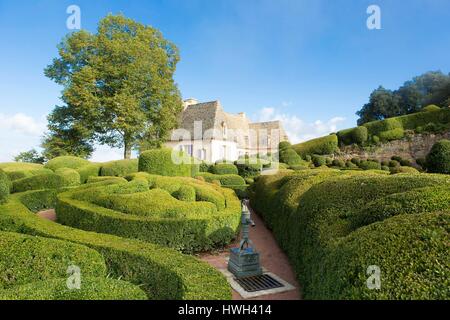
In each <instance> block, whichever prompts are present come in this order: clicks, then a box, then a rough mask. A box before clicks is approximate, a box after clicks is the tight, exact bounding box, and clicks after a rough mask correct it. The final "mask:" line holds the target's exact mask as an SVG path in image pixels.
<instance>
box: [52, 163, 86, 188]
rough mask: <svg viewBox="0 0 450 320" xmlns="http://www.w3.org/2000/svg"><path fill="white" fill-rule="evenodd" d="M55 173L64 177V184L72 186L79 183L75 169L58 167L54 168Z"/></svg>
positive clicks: (78, 175) (78, 176)
mask: <svg viewBox="0 0 450 320" xmlns="http://www.w3.org/2000/svg"><path fill="white" fill-rule="evenodd" d="M55 173H56V174H57V175H59V176H61V177H62V178H63V179H64V181H65V183H64V185H65V186H68V187H72V186H77V185H79V184H80V174H79V173H78V172H77V171H76V170H75V169H70V168H59V169H56V170H55Z"/></svg>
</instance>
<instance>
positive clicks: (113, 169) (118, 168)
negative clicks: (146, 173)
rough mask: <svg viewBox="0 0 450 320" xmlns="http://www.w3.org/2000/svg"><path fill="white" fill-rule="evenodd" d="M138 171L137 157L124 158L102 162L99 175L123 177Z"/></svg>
mask: <svg viewBox="0 0 450 320" xmlns="http://www.w3.org/2000/svg"><path fill="white" fill-rule="evenodd" d="M135 172H138V159H124V160H116V161H110V162H106V163H103V164H102V165H101V168H100V175H101V176H114V177H123V176H126V175H128V174H131V173H135Z"/></svg>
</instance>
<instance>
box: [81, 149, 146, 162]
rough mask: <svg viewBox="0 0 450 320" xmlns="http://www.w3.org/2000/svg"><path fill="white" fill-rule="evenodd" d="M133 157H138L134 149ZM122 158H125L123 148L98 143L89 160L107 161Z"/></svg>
mask: <svg viewBox="0 0 450 320" xmlns="http://www.w3.org/2000/svg"><path fill="white" fill-rule="evenodd" d="M131 157H132V158H136V157H137V156H136V152H134V151H133V152H132V153H131ZM120 159H123V149H118V148H111V147H108V146H105V145H103V146H102V145H96V146H95V151H94V153H93V154H92V157H91V158H90V159H89V160H90V161H93V162H107V161H111V160H120Z"/></svg>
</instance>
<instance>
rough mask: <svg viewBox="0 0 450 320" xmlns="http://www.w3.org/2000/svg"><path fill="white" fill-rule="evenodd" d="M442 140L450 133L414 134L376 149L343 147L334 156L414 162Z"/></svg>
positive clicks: (423, 156)
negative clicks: (393, 157)
mask: <svg viewBox="0 0 450 320" xmlns="http://www.w3.org/2000/svg"><path fill="white" fill-rule="evenodd" d="M442 139H450V132H445V133H442V134H429V133H426V134H425V133H424V134H415V135H411V136H408V137H405V138H403V139H401V140H395V141H391V142H386V143H382V144H381V145H379V146H376V147H370V148H361V147H358V146H345V147H342V148H341V152H340V153H339V154H337V155H335V158H337V159H343V160H347V159H351V158H361V159H378V160H380V161H382V160H389V159H390V158H391V157H392V156H400V157H402V158H403V159H408V160H411V161H413V163H414V162H415V160H416V159H419V158H425V157H426V155H427V154H428V152H429V151H430V149H431V147H432V146H433V144H435V143H436V142H437V141H439V140H442Z"/></svg>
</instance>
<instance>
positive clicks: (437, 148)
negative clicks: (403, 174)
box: [426, 140, 450, 174]
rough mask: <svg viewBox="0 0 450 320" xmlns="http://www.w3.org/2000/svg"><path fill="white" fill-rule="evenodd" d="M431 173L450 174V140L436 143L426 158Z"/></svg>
mask: <svg viewBox="0 0 450 320" xmlns="http://www.w3.org/2000/svg"><path fill="white" fill-rule="evenodd" d="M426 168H427V170H428V171H429V172H436V173H446V174H450V140H441V141H439V142H436V143H435V144H434V145H433V147H432V148H431V150H430V153H429V154H428V155H427V158H426Z"/></svg>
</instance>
